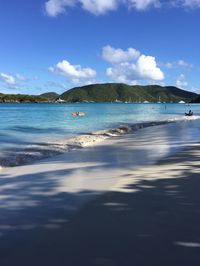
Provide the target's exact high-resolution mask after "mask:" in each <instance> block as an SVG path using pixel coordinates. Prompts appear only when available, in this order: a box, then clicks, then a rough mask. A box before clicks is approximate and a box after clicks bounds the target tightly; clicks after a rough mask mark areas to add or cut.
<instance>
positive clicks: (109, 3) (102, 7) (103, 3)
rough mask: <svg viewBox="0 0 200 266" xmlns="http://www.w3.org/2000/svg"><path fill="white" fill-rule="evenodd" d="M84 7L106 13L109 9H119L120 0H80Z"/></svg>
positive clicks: (98, 13)
mask: <svg viewBox="0 0 200 266" xmlns="http://www.w3.org/2000/svg"><path fill="white" fill-rule="evenodd" d="M79 2H80V3H81V4H82V7H83V9H85V10H87V11H89V12H91V13H93V14H95V15H100V14H105V13H106V12H108V11H112V10H115V9H117V6H118V2H119V1H118V0H79Z"/></svg>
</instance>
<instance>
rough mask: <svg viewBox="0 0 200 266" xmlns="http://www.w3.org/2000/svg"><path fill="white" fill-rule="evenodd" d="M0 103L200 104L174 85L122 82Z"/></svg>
mask: <svg viewBox="0 0 200 266" xmlns="http://www.w3.org/2000/svg"><path fill="white" fill-rule="evenodd" d="M0 102H1V103H2V102H6V103H7V102H8V103H10V102H15V103H16V102H18V103H48V102H50V103H53V102H55V103H64V102H67V103H76V102H98V103H100V102H109V103H113V102H124V103H144V102H145V103H148V102H149V103H157V102H165V103H178V102H186V103H190V102H192V103H193V102H200V95H198V94H196V93H194V92H189V91H185V90H182V89H179V88H177V87H173V86H165V87H163V86H159V85H149V86H139V85H134V86H131V85H126V84H121V83H105V84H92V85H87V86H82V87H76V88H73V89H70V90H68V91H66V92H64V93H62V94H61V95H59V94H57V93H55V92H47V93H43V94H40V95H23V94H3V93H0Z"/></svg>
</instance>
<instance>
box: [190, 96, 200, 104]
mask: <svg viewBox="0 0 200 266" xmlns="http://www.w3.org/2000/svg"><path fill="white" fill-rule="evenodd" d="M191 103H200V95H199V96H197V97H196V98H194V99H193V100H192V101H191Z"/></svg>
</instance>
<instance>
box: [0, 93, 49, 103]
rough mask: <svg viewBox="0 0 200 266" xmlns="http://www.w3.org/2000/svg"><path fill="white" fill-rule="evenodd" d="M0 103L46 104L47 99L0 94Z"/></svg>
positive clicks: (24, 95) (25, 95)
mask: <svg viewBox="0 0 200 266" xmlns="http://www.w3.org/2000/svg"><path fill="white" fill-rule="evenodd" d="M1 102H20V103H22V102H27V103H39V102H47V99H46V98H44V97H41V96H35V95H27V94H3V93H0V103H1Z"/></svg>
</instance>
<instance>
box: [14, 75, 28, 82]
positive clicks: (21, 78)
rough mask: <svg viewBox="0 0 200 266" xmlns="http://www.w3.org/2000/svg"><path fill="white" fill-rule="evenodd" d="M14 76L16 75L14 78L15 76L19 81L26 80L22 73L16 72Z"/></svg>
mask: <svg viewBox="0 0 200 266" xmlns="http://www.w3.org/2000/svg"><path fill="white" fill-rule="evenodd" d="M15 76H16V78H17V79H18V80H21V81H26V80H27V78H26V77H24V76H22V75H20V74H16V75H15Z"/></svg>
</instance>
